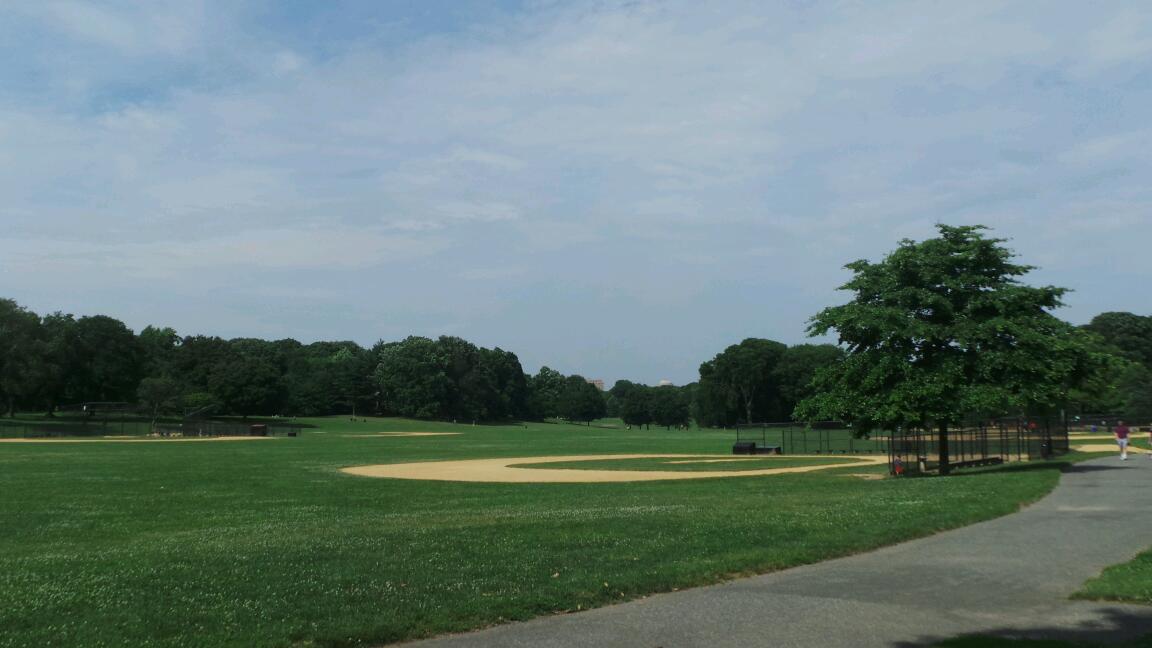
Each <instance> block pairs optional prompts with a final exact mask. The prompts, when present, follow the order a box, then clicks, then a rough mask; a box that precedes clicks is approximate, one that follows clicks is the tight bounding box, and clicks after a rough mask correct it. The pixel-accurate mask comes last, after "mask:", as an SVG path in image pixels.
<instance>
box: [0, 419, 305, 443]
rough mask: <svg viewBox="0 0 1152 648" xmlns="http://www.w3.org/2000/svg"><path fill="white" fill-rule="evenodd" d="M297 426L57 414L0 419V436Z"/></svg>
mask: <svg viewBox="0 0 1152 648" xmlns="http://www.w3.org/2000/svg"><path fill="white" fill-rule="evenodd" d="M300 429H301V426H300V425H299V424H296V423H292V422H290V421H283V422H280V421H277V422H273V423H266V422H260V423H253V424H249V423H243V422H240V421H219V420H214V419H185V420H184V421H182V422H179V423H173V422H158V423H156V424H155V425H153V423H152V420H151V419H150V418H142V417H141V418H135V417H119V418H115V419H110V418H109V419H105V418H87V417H76V418H71V417H59V418H56V419H52V420H48V421H21V420H4V419H0V438H23V439H51V438H65V437H79V438H99V437H124V438H129V437H147V436H159V437H221V436H253V435H256V436H266V435H284V436H296V435H297V434H299V432H300Z"/></svg>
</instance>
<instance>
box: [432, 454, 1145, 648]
mask: <svg viewBox="0 0 1152 648" xmlns="http://www.w3.org/2000/svg"><path fill="white" fill-rule="evenodd" d="M1150 544H1152V461H1150V460H1148V459H1147V458H1146V457H1143V456H1138V457H1134V458H1133V459H1129V460H1128V461H1126V462H1121V461H1120V460H1119V459H1118V458H1115V457H1110V458H1107V459H1095V460H1092V461H1088V462H1084V463H1080V464H1077V465H1075V466H1074V467H1073V468H1072V469H1071V470H1070V471H1069V472H1068V473H1066V474H1065V475H1064V476H1063V477H1062V478H1061V480H1060V484H1059V485H1058V486H1057V487H1056V489H1055V490H1054V491H1053V492H1052V493H1051V494H1050V495H1049V496H1048V497H1046V498H1044V499H1043V500H1041V501H1040V502H1038V503H1036V504H1035V505H1033V506H1030V507H1028V508H1027V509H1025V510H1024V511H1022V512H1020V513H1017V514H1015V515H1009V516H1007V517H1002V518H999V519H996V520H991V521H988V522H983V523H980V524H975V525H972V526H969V527H965V528H962V529H957V530H955V531H948V532H945V533H941V534H938V535H935V536H932V537H929V538H924V539H921V540H914V541H911V542H906V543H904V544H900V545H896V546H893V547H888V548H885V549H880V550H878V551H873V552H871V553H867V554H861V555H857V556H851V557H848V558H841V559H837V560H830V561H827V562H823V563H818V564H815V565H808V566H804V567H797V568H794V569H789V570H785V571H781V572H776V573H772V574H765V575H763V576H755V577H752V578H746V579H741V580H737V581H732V582H729V583H725V584H722V585H715V586H710V587H701V588H696V589H691V590H685V591H682V592H674V593H670V594H659V595H655V596H652V597H649V598H646V599H642V600H639V601H633V602H630V603H623V604H620V605H613V606H610V607H605V608H599V609H595V610H590V611H587V612H581V613H577V614H567V615H559V616H550V617H543V618H540V619H535V620H532V621H527V622H524V623H515V624H509V625H504V626H499V627H496V628H491V629H489V630H483V631H479V632H472V633H468V634H461V635H450V636H445V637H440V638H436V639H432V640H428V641H423V642H417V643H414V644H410V645H411V646H413V648H415V647H417V646H418V647H420V648H460V647H485V648H494V647H497V646H498V647H500V648H505V647H507V648H513V647H524V648H528V647H531V648H547V647H565V648H568V647H577V646H578V647H583V646H588V647H593V646H594V647H596V648H604V647H611V646H620V647H628V648H632V647H646V648H656V647H662V648H684V647H693V646H706V647H708V648H713V647H721V646H733V647H735V646H740V647H750V646H781V647H785V646H797V647H801V646H804V647H807V646H829V647H832V646H846V647H847V646H851V647H853V648H857V647H867V646H924V645H931V643H933V641H935V640H939V639H945V638H948V637H953V636H956V635H962V634H971V633H977V632H979V633H991V634H1002V635H1011V636H1029V637H1037V638H1055V637H1059V638H1065V639H1072V640H1084V641H1114V640H1119V639H1126V638H1131V637H1134V636H1140V635H1143V634H1148V633H1152V607H1145V606H1134V605H1120V604H1102V603H1088V602H1073V601H1069V600H1068V598H1067V597H1068V595H1070V594H1071V593H1072V592H1075V591H1076V590H1078V589H1079V588H1080V586H1081V585H1082V584H1083V583H1084V581H1085V580H1087V579H1089V578H1091V577H1093V576H1096V575H1097V574H1098V573H1099V572H1100V570H1102V569H1103V568H1105V567H1107V566H1109V565H1113V564H1116V563H1120V562H1126V561H1128V560H1130V559H1131V558H1132V557H1133V556H1135V555H1136V554H1137V553H1139V552H1140V551H1141V550H1143V549H1146V548H1147V547H1148V546H1149V545H1150Z"/></svg>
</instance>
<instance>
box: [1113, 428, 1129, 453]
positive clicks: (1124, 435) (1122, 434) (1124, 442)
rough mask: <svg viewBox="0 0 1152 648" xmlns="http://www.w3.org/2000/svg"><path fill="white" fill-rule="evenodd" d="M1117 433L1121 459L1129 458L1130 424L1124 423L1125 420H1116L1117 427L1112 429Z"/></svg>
mask: <svg viewBox="0 0 1152 648" xmlns="http://www.w3.org/2000/svg"><path fill="white" fill-rule="evenodd" d="M1112 431H1113V432H1115V433H1116V443H1117V444H1119V446H1120V459H1121V460H1127V459H1128V426H1127V425H1124V421H1116V427H1115V428H1113V429H1112Z"/></svg>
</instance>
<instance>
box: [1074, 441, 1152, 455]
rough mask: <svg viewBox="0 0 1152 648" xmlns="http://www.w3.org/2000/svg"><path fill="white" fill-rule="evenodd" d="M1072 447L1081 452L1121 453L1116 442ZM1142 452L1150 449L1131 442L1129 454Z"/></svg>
mask: <svg viewBox="0 0 1152 648" xmlns="http://www.w3.org/2000/svg"><path fill="white" fill-rule="evenodd" d="M1072 449H1073V450H1079V451H1080V452H1115V453H1117V454H1119V453H1120V446H1118V445H1116V444H1115V443H1089V444H1087V445H1077V446H1072ZM1142 452H1143V453H1147V452H1148V451H1147V450H1145V449H1144V448H1141V447H1139V446H1134V445H1131V444H1129V445H1128V454H1140V453H1142Z"/></svg>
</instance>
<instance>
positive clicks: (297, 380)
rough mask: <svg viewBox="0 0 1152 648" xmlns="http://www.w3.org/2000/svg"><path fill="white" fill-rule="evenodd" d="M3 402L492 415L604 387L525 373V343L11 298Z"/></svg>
mask: <svg viewBox="0 0 1152 648" xmlns="http://www.w3.org/2000/svg"><path fill="white" fill-rule="evenodd" d="M0 398H2V399H3V400H2V403H3V407H4V411H5V412H7V413H8V414H9V415H13V414H14V413H15V412H16V411H18V410H28V411H31V410H41V411H44V412H47V413H49V414H52V413H53V412H55V411H57V410H58V409H59V408H61V407H65V406H70V405H75V404H78V403H90V402H123V403H132V404H136V405H139V406H140V407H141V408H142V409H144V410H145V411H147V412H148V413H150V414H151V415H153V416H154V417H155V416H160V415H165V414H188V413H191V412H196V411H201V412H204V413H213V414H231V415H240V416H248V415H253V414H259V415H282V416H297V415H300V416H315V415H325V414H357V413H362V414H367V413H376V414H397V415H403V416H412V417H419V418H434V419H442V420H467V421H491V420H508V419H544V418H552V417H562V418H567V419H569V420H573V421H581V422H587V421H591V420H594V419H596V418H600V417H602V416H604V407H605V402H604V398H603V396H602V395H601V394H600V391H599V390H598V389H597V388H596V387H594V386H592V385H591V384H589V383H588V382H587V381H586V380H584V379H583V378H582V377H580V376H564V375H562V374H560V373H559V372H556V371H554V370H552V369H549V368H547V367H544V368H543V369H541V370H540V373H539V374H537V375H536V376H526V375H525V374H524V371H523V369H522V368H521V366H520V360H519V359H518V358H517V357H516V354H514V353H512V352H509V351H504V350H502V349H499V348H497V349H485V348H482V347H477V346H476V345H474V344H472V343H470V342H468V341H466V340H463V339H460V338H457V337H447V336H445V337H441V338H439V339H436V340H431V339H428V338H422V337H410V338H408V339H406V340H403V341H400V342H380V343H378V344H376V345H375V346H373V347H372V348H370V349H365V348H363V347H361V346H360V345H358V344H356V343H355V342H315V343H312V344H301V343H300V342H297V341H296V340H275V341H267V340H260V339H254V338H237V339H232V340H225V339H222V338H219V337H210V336H202V335H189V336H181V335H179V334H178V333H177V332H176V331H175V330H173V329H171V328H158V327H154V326H149V327H146V328H145V329H144V330H142V331H140V333H139V334H138V335H137V334H135V333H133V332H132V330H130V329H129V328H128V327H127V326H125V325H124V323H123V322H120V321H119V320H116V319H114V318H111V317H106V316H103V315H96V316H90V317H79V318H76V317H73V316H72V315H67V314H63V313H53V314H51V315H46V316H44V317H40V316H38V315H36V314H35V313H33V312H31V311H29V310H27V309H25V308H22V307H21V306H20V305H18V304H17V303H16V302H14V301H12V300H9V299H0Z"/></svg>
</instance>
